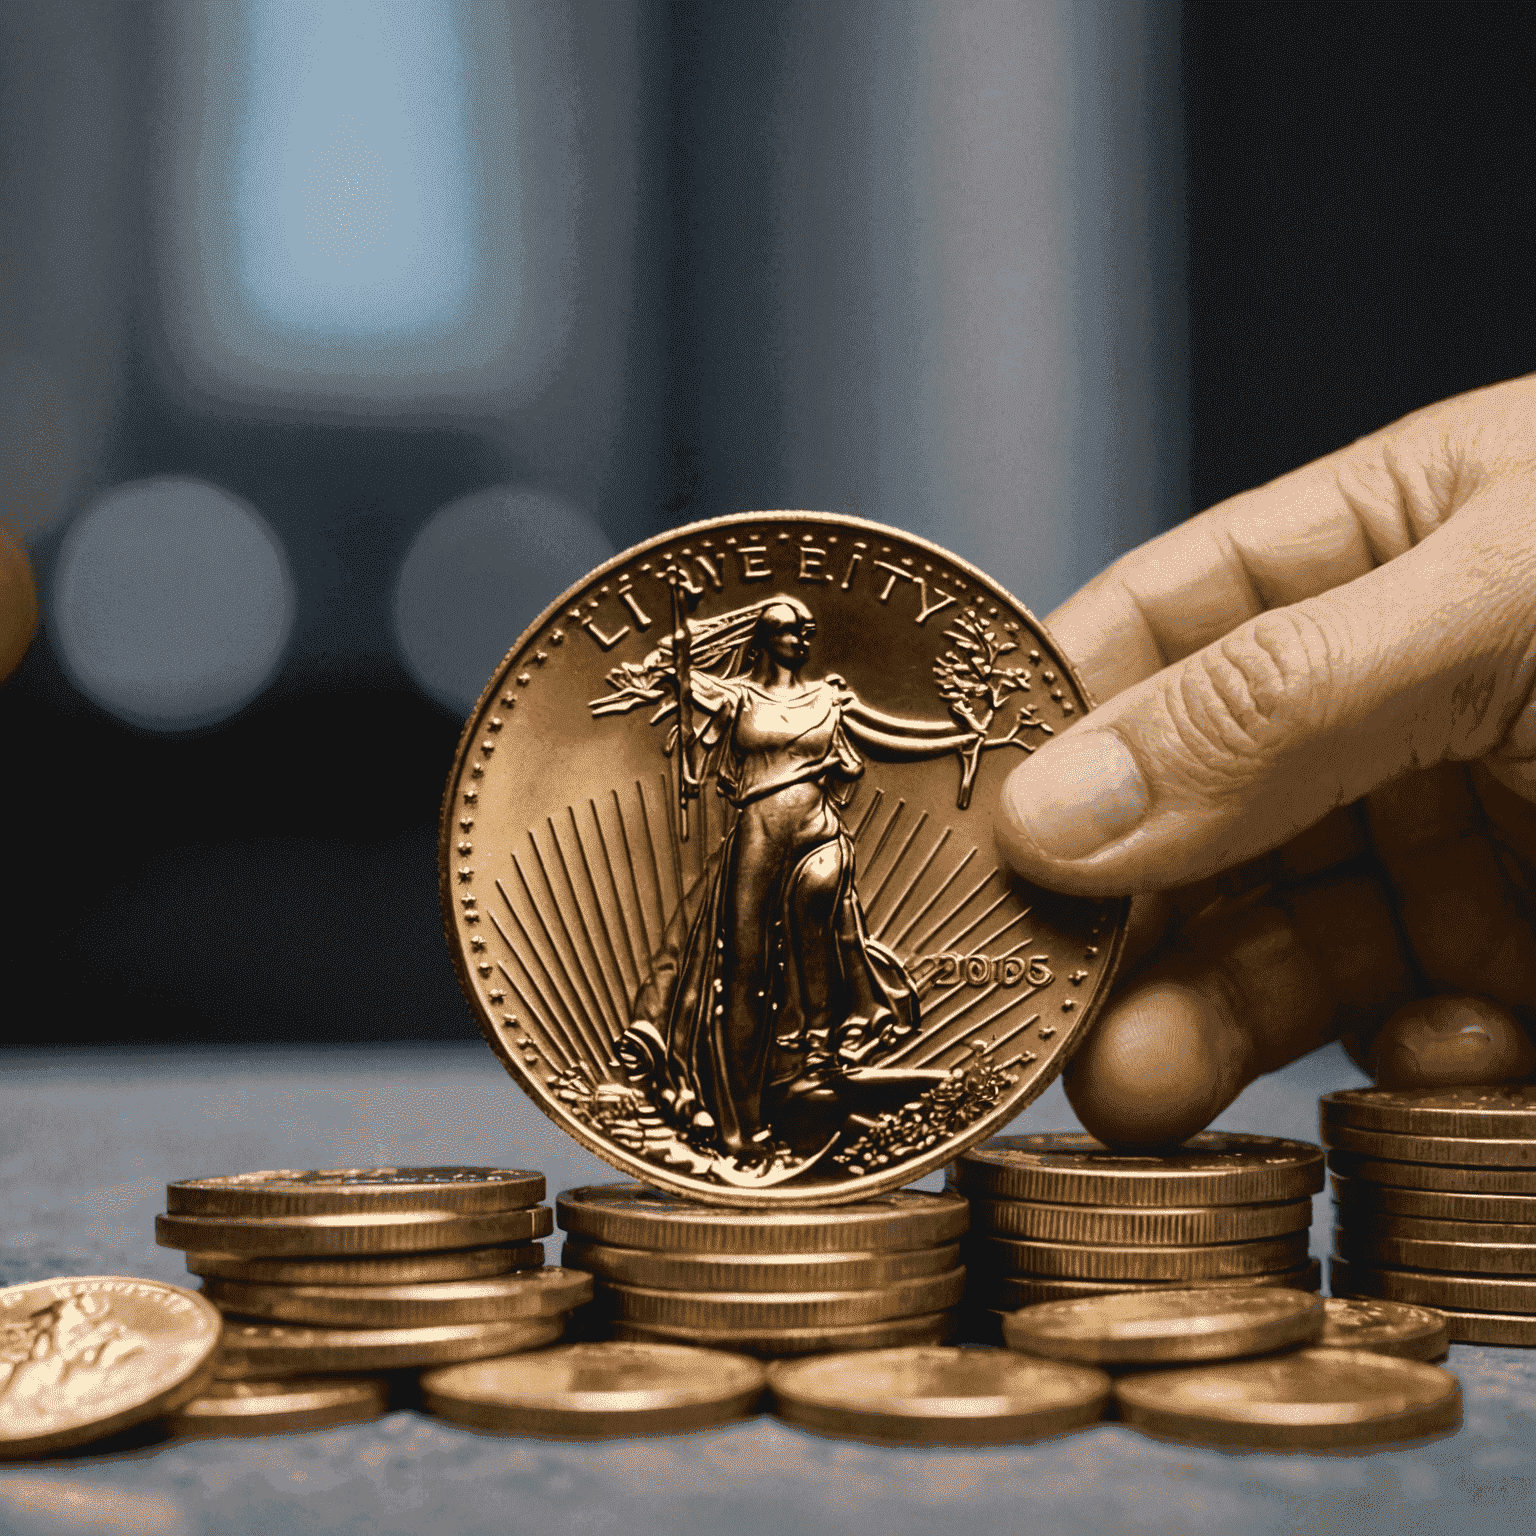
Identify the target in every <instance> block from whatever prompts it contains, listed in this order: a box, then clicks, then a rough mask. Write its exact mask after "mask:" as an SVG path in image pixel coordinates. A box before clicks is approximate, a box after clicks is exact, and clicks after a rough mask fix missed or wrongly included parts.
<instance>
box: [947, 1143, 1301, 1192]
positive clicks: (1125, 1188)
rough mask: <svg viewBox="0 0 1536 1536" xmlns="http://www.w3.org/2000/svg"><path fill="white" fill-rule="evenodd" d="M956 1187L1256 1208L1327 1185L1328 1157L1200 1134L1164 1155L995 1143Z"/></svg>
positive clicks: (962, 1164) (960, 1167)
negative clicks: (1325, 1159) (1324, 1176)
mask: <svg viewBox="0 0 1536 1536" xmlns="http://www.w3.org/2000/svg"><path fill="white" fill-rule="evenodd" d="M951 1178H952V1181H953V1183H954V1186H955V1188H957V1189H960V1190H962V1191H964V1193H966V1194H967V1195H980V1196H982V1197H984V1198H988V1199H993V1200H1039V1201H1046V1202H1049V1203H1051V1204H1059V1205H1098V1206H1159V1207H1161V1206H1191V1205H1252V1204H1257V1203H1258V1202H1260V1201H1279V1200H1286V1201H1292V1200H1300V1199H1303V1198H1304V1197H1305V1196H1308V1195H1311V1194H1313V1193H1315V1192H1316V1191H1317V1190H1319V1189H1321V1188H1322V1187H1323V1154H1322V1152H1321V1151H1319V1150H1318V1148H1316V1147H1314V1146H1311V1145H1309V1144H1308V1143H1307V1142H1304V1141H1286V1140H1283V1139H1282V1138H1280V1137H1277V1136H1247V1135H1239V1134H1237V1133H1236V1132H1231V1131H1201V1132H1200V1134H1199V1135H1198V1136H1191V1137H1190V1138H1189V1140H1188V1141H1187V1142H1185V1143H1184V1145H1183V1146H1182V1147H1179V1148H1177V1149H1175V1150H1174V1151H1172V1152H1168V1153H1164V1154H1159V1155H1152V1154H1147V1155H1141V1154H1135V1153H1125V1152H1112V1151H1111V1150H1110V1149H1109V1148H1108V1147H1106V1146H1105V1145H1104V1144H1103V1143H1102V1142H1098V1141H1095V1140H1094V1139H1093V1137H1092V1136H1089V1135H1088V1134H1087V1133H1086V1132H1083V1131H1048V1132H1041V1133H1040V1134H1037V1135H1031V1136H995V1137H993V1139H992V1140H991V1141H989V1142H985V1143H983V1144H982V1145H981V1146H979V1147H973V1148H972V1149H971V1150H970V1151H969V1152H967V1153H966V1154H965V1155H964V1156H963V1157H962V1158H960V1160H959V1161H958V1162H957V1163H956V1164H955V1167H954V1169H953V1171H952V1174H951Z"/></svg>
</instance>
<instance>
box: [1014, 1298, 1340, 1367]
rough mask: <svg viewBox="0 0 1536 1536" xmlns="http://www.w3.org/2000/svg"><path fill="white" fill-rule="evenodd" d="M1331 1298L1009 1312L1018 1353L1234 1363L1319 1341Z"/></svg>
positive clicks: (1141, 1301) (1143, 1301)
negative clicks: (1325, 1304)
mask: <svg viewBox="0 0 1536 1536" xmlns="http://www.w3.org/2000/svg"><path fill="white" fill-rule="evenodd" d="M1322 1331H1323V1299H1322V1298H1321V1297H1320V1296H1314V1295H1311V1294H1310V1293H1308V1292H1305V1291H1288V1290H1267V1289H1247V1290H1236V1289H1233V1288H1231V1287H1226V1288H1220V1289H1215V1290H1210V1289H1204V1288H1202V1289H1199V1290H1178V1291H1134V1292H1121V1293H1120V1294H1118V1295H1115V1296H1091V1297H1083V1298H1081V1299H1079V1300H1076V1301H1050V1302H1044V1303H1041V1304H1039V1305H1037V1306H1033V1307H1025V1308H1023V1309H1022V1310H1021V1311H1018V1312H1008V1313H1004V1314H1003V1318H1002V1332H1003V1338H1004V1340H1005V1341H1006V1342H1007V1344H1008V1347H1009V1348H1010V1349H1017V1350H1021V1351H1022V1352H1023V1353H1024V1354H1026V1355H1046V1356H1049V1357H1050V1358H1051V1359H1053V1360H1078V1361H1082V1362H1084V1363H1087V1364H1104V1365H1151V1364H1155V1363H1159V1362H1164V1361H1195V1360H1231V1359H1236V1358H1237V1357H1238V1356H1241V1355H1262V1354H1268V1353H1270V1352H1271V1351H1273V1350H1277V1349H1290V1348H1294V1347H1295V1346H1297V1345H1301V1344H1307V1343H1310V1342H1311V1341H1313V1340H1315V1339H1316V1338H1318V1337H1319V1336H1320V1335H1321V1333H1322Z"/></svg>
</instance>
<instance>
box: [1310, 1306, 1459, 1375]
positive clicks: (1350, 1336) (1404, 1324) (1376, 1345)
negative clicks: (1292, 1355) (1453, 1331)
mask: <svg viewBox="0 0 1536 1536" xmlns="http://www.w3.org/2000/svg"><path fill="white" fill-rule="evenodd" d="M1324 1306H1325V1307H1326V1309H1327V1310H1326V1313H1325V1316H1324V1319H1323V1331H1322V1334H1321V1335H1320V1336H1319V1337H1318V1339H1317V1340H1316V1348H1318V1349H1368V1350H1371V1351H1372V1352H1373V1353H1375V1354H1378V1355H1399V1356H1401V1357H1402V1358H1403V1359H1405V1360H1438V1359H1439V1358H1440V1357H1441V1356H1442V1355H1443V1354H1444V1353H1445V1351H1446V1348H1447V1346H1448V1345H1449V1344H1450V1338H1449V1336H1448V1334H1447V1332H1446V1321H1445V1314H1444V1313H1443V1312H1437V1311H1435V1310H1434V1309H1433V1308H1431V1307H1415V1306H1410V1305H1409V1304H1408V1303H1407V1302H1402V1301H1379V1300H1377V1299H1375V1298H1374V1297H1365V1296H1330V1297H1329V1298H1328V1299H1327V1301H1326V1302H1325V1303H1324Z"/></svg>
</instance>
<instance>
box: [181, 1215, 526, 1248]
mask: <svg viewBox="0 0 1536 1536" xmlns="http://www.w3.org/2000/svg"><path fill="white" fill-rule="evenodd" d="M552 1231H554V1219H553V1217H552V1216H551V1214H550V1210H549V1207H548V1206H545V1205H536V1206H534V1207H532V1209H530V1210H516V1211H496V1212H492V1213H491V1214H489V1215H484V1216H452V1215H449V1214H447V1213H445V1212H442V1211H402V1212H398V1213H396V1212H389V1211H374V1212H363V1213H361V1214H351V1215H349V1214H340V1215H328V1216H252V1217H249V1218H247V1219H245V1220H239V1219H236V1218H234V1217H226V1216H157V1217H155V1241H156V1242H157V1243H158V1244H159V1245H160V1246H161V1247H162V1248H184V1249H187V1250H188V1251H192V1250H196V1251H198V1252H208V1251H213V1252H219V1253H241V1254H252V1255H256V1256H259V1257H263V1258H287V1257H290V1256H291V1257H306V1258H317V1257H319V1256H321V1255H323V1254H336V1255H363V1254H380V1253H418V1252H428V1251H431V1250H434V1249H440V1248H484V1247H486V1246H488V1245H489V1244H492V1243H526V1242H528V1241H530V1240H531V1239H534V1238H540V1237H548V1236H549V1234H550V1233H551V1232H552Z"/></svg>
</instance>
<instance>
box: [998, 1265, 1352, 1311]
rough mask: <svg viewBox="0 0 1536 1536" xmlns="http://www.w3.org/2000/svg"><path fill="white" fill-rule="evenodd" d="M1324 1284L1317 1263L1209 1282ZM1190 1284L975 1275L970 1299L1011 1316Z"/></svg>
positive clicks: (1308, 1287)
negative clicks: (1040, 1306)
mask: <svg viewBox="0 0 1536 1536" xmlns="http://www.w3.org/2000/svg"><path fill="white" fill-rule="evenodd" d="M1322 1282H1323V1271H1322V1265H1321V1264H1319V1263H1318V1261H1317V1260H1316V1259H1312V1260H1310V1261H1309V1262H1308V1263H1307V1264H1305V1265H1303V1266H1301V1267H1300V1268H1298V1269H1281V1270H1276V1271H1274V1272H1273V1273H1271V1274H1267V1275H1243V1276H1241V1277H1239V1278H1236V1279H1230V1280H1205V1281H1202V1282H1201V1287H1200V1288H1201V1289H1202V1290H1205V1289H1207V1288H1209V1287H1211V1286H1234V1287H1244V1286H1254V1285H1258V1286H1280V1287H1283V1288H1285V1289H1288V1290H1293V1291H1315V1290H1317V1289H1318V1288H1319V1287H1320V1286H1321V1285H1322ZM1188 1288H1189V1284H1188V1282H1187V1281H1167V1280H1119V1281H1116V1280H1049V1279H1035V1278H1033V1277H1032V1276H1026V1275H997V1274H986V1273H983V1272H981V1271H978V1270H972V1271H971V1285H970V1295H971V1296H972V1298H973V1299H974V1300H975V1301H976V1302H977V1303H978V1304H979V1305H981V1306H984V1307H996V1308H998V1309H999V1310H1001V1311H1004V1312H1010V1311H1013V1310H1015V1309H1016V1308H1018V1307H1032V1306H1034V1305H1035V1304H1036V1303H1037V1302H1041V1301H1074V1300H1076V1299H1077V1298H1078V1297H1080V1296H1113V1295H1116V1294H1120V1293H1123V1292H1126V1291H1149V1292H1155V1291H1175V1290H1187V1289H1188Z"/></svg>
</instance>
